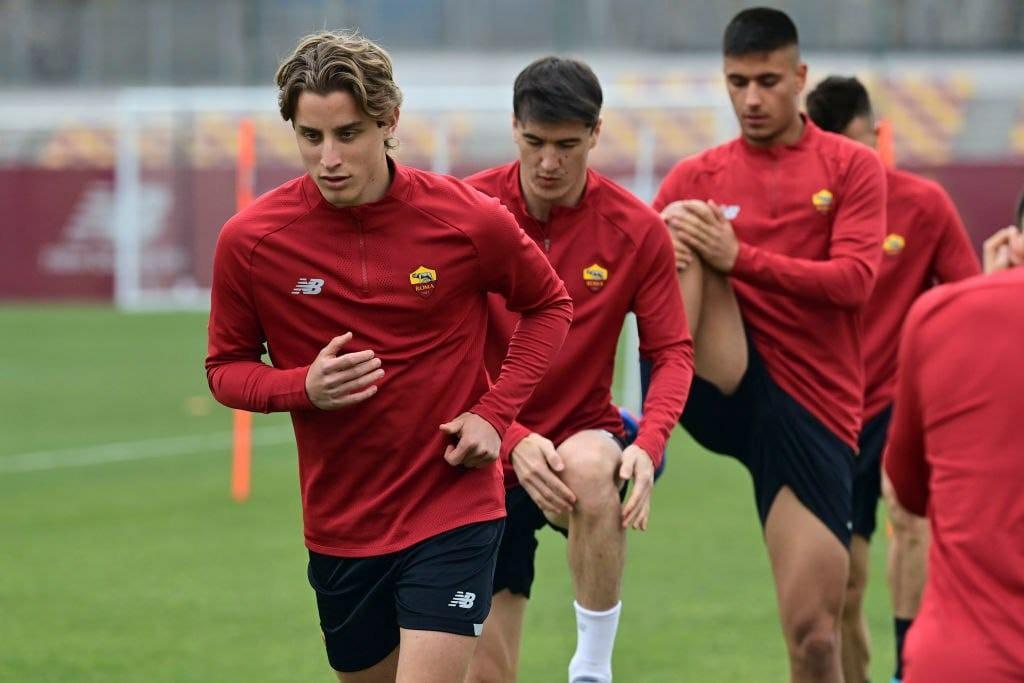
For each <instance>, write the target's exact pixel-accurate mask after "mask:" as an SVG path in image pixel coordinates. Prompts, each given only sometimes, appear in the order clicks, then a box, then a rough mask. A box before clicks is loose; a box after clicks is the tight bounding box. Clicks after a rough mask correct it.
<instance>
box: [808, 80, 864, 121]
mask: <svg viewBox="0 0 1024 683" xmlns="http://www.w3.org/2000/svg"><path fill="white" fill-rule="evenodd" d="M807 115H808V116H810V117H811V121H814V123H815V124H816V125H817V126H818V128H821V129H822V130H827V131H829V132H832V133H842V132H843V131H844V130H846V127H847V126H849V125H850V121H853V120H854V119H856V118H859V117H861V116H868V117H870V116H871V98H869V97H868V91H867V89H866V88H865V87H864V85H863V84H862V83H861V82H860V81H858V80H857V78H856V77H855V76H850V77H849V78H846V77H844V76H829V77H828V78H826V79H825V80H823V81H822V82H821V83H819V84H818V85H816V86H815V87H814V90H812V91H811V92H809V93H808V94H807Z"/></svg>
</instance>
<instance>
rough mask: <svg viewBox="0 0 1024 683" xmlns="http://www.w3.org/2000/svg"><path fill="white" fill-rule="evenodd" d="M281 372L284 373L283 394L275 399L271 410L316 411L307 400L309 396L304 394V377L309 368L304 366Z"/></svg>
mask: <svg viewBox="0 0 1024 683" xmlns="http://www.w3.org/2000/svg"><path fill="white" fill-rule="evenodd" d="M281 372H283V373H285V374H284V376H283V378H282V379H283V380H284V381H282V382H281V386H282V388H283V389H284V392H283V393H282V394H280V395H278V396H277V397H276V400H275V401H274V403H275V404H277V405H272V406H271V410H282V411H292V410H310V409H316V406H315V405H313V402H312V401H310V400H309V394H307V393H306V375H307V374H308V373H309V366H308V365H305V366H302V367H300V368H292V369H290V370H282V371H281Z"/></svg>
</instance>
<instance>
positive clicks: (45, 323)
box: [0, 306, 892, 683]
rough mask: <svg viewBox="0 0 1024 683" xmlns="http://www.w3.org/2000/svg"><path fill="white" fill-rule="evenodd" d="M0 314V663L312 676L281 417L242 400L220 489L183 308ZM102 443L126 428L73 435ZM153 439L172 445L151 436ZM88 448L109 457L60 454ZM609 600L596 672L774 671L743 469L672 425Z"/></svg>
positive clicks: (75, 672) (79, 669) (294, 490)
mask: <svg viewBox="0 0 1024 683" xmlns="http://www.w3.org/2000/svg"><path fill="white" fill-rule="evenodd" d="M0 329H3V330H5V331H6V332H7V334H5V335H4V337H5V338H4V344H3V346H2V350H0V376H2V377H3V378H4V391H3V393H2V395H0V422H2V429H0V434H2V438H0V501H2V504H0V538H2V539H3V548H2V550H0V611H2V614H3V618H0V680H4V681H7V680H10V681H34V682H39V683H42V682H45V681H66V680H74V681H78V682H80V683H85V682H87V681H103V682H111V681H138V680H147V681H152V682H161V681H175V682H177V681H316V680H320V681H328V680H333V677H332V676H331V674H330V672H329V671H328V670H327V664H326V660H325V656H324V654H323V650H322V646H321V643H320V635H319V631H318V628H317V620H316V608H315V604H314V601H313V595H312V592H311V590H310V588H309V587H308V585H307V583H306V580H305V551H304V549H303V546H302V536H301V522H300V510H299V501H298V485H297V474H296V464H295V452H294V447H293V446H292V445H291V444H290V437H289V435H288V426H287V425H288V421H287V417H286V416H283V415H274V416H257V417H256V419H255V425H256V427H257V428H258V429H260V430H261V431H260V433H261V434H263V435H264V436H265V437H266V441H267V442H269V443H268V445H263V446H259V447H258V448H257V449H256V454H255V462H254V465H253V496H252V498H251V500H250V501H249V502H247V503H245V504H243V505H239V504H236V503H234V502H232V500H231V499H230V497H229V495H228V484H229V454H228V451H227V448H226V447H225V445H224V440H225V435H226V432H227V431H228V430H229V429H230V412H229V411H228V410H227V409H225V408H222V407H220V406H218V405H216V404H214V403H213V402H212V399H210V398H209V397H208V392H207V389H206V383H205V377H204V374H203V370H202V358H203V354H204V348H205V317H204V316H203V315H197V314H155V315H148V314H147V315H124V314H119V313H116V312H114V311H111V310H109V309H104V308H90V307H73V308H68V307H48V306H47V307H27V306H6V307H2V308H0ZM204 436H209V437H210V438H209V440H208V441H205V442H204ZM182 437H184V439H183V438H182ZM164 439H173V440H174V441H171V442H167V441H165V440H164ZM114 442H128V443H127V444H126V445H122V446H118V447H116V448H114V449H110V448H104V449H98V450H90V451H88V452H83V451H81V450H80V449H82V448H85V447H88V446H93V445H98V444H108V443H114ZM168 443H170V444H171V445H172V446H173V445H175V444H178V445H179V446H180V445H181V444H186V445H187V447H188V448H189V450H187V451H186V452H177V453H173V454H165V455H160V453H161V450H160V449H161V448H164V447H166V446H167V445H168ZM204 443H205V445H204ZM184 447H185V446H181V448H184ZM181 448H179V449H178V450H181ZM172 450H174V449H172ZM43 451H44V452H43ZM41 452H42V453H41ZM24 453H34V454H35V455H32V456H29V457H21V455H22V454H24ZM110 453H114V454H115V455H114V456H112V457H117V458H121V459H120V460H116V461H113V462H105V463H99V464H91V465H81V464H76V463H81V462H83V461H84V460H85V459H97V457H98V458H99V459H102V458H103V457H106V455H109V454H110ZM97 454H99V455H98V456H97ZM154 454H155V455H154ZM146 456H152V457H146ZM134 458H139V459H134ZM31 467H40V468H42V469H27V468H31ZM884 546H885V544H884V543H883V542H876V543H875V544H874V547H873V551H872V568H871V570H872V582H871V586H870V587H869V591H868V599H867V610H868V615H869V623H870V627H871V631H872V634H873V636H874V647H875V661H874V664H873V667H872V673H873V679H874V680H887V679H888V675H889V673H890V672H891V663H892V636H891V621H890V617H889V614H888V598H887V596H886V593H885V590H884ZM564 558H565V544H564V541H562V539H561V538H560V537H559V536H557V535H556V534H554V533H553V532H551V531H550V530H545V531H543V532H541V545H540V552H539V558H538V565H539V566H538V570H537V574H538V577H539V578H538V581H537V585H536V586H535V591H534V598H533V600H531V604H530V608H529V611H528V615H527V625H526V632H525V635H524V640H523V650H522V666H521V675H520V680H523V681H563V680H565V673H564V672H565V666H566V664H567V662H568V659H569V656H570V655H571V653H572V649H573V646H574V641H575V628H574V625H573V615H572V605H571V600H572V598H571V591H570V584H569V579H568V574H567V570H566V569H565V559H564ZM623 601H624V602H623V604H624V610H623V616H622V622H621V626H620V631H619V638H618V644H617V649H616V655H615V674H616V680H619V681H627V682H631V681H642V682H648V681H650V682H652V683H654V682H657V681H665V682H668V681H671V682H673V683H674V682H680V681H725V680H729V681H781V680H785V678H786V670H787V668H786V662H785V651H784V648H783V645H782V640H781V636H780V635H779V629H778V626H777V619H776V610H775V599H774V595H773V592H772V583H771V576H770V572H769V568H768V563H767V559H766V556H765V553H764V549H763V546H762V542H761V538H760V529H759V527H758V524H757V520H756V514H755V511H754V507H753V501H752V495H751V492H750V485H749V481H748V478H747V475H746V473H745V472H744V471H743V469H742V468H741V467H740V466H738V465H737V464H736V463H734V462H732V461H730V460H727V459H724V458H719V457H716V456H712V455H708V454H706V453H704V452H702V451H701V450H700V449H699V448H697V447H696V446H694V445H693V444H692V442H690V441H689V440H688V438H687V437H686V436H685V435H684V434H682V433H679V432H677V434H676V435H675V436H674V437H673V440H672V443H671V449H670V455H669V466H668V470H667V472H666V475H665V477H664V478H663V479H662V480H661V481H660V482H659V484H658V487H657V489H656V492H655V498H654V513H653V517H652V522H651V529H650V531H648V532H647V533H646V534H638V533H633V534H631V536H630V539H629V559H628V564H627V572H626V581H625V588H624V595H623Z"/></svg>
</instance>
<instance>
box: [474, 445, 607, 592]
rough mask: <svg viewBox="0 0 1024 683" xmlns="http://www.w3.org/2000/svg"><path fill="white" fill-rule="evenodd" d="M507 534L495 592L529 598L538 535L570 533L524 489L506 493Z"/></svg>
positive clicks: (495, 576) (503, 539) (502, 549)
mask: <svg viewBox="0 0 1024 683" xmlns="http://www.w3.org/2000/svg"><path fill="white" fill-rule="evenodd" d="M610 436H611V437H612V438H613V439H615V442H616V443H618V444H619V447H620V448H625V447H626V445H627V444H626V443H625V442H624V441H623V439H620V438H619V437H618V436H616V435H614V434H611V435H610ZM626 488H627V487H626V485H625V484H624V485H623V486H622V488H621V489H619V498H620V499H621V498H623V497H625V495H626ZM505 512H506V514H507V517H506V518H505V534H504V535H503V536H502V538H501V547H500V548H499V549H498V561H497V563H496V566H495V569H494V592H495V593H497V592H498V591H501V590H505V589H506V588H507V589H508V590H509V592H511V593H513V594H516V595H525V596H526V597H527V598H529V597H530V589H531V588H532V587H533V578H534V575H535V572H536V570H535V568H534V560H535V559H536V557H537V532H538V531H540V530H541V529H543V528H544V527H545V526H549V527H551V528H552V529H554V530H555V531H557V532H558V533H560V534H561V535H562V536H565V537H567V538H568V536H569V530H568V529H564V528H562V527H560V526H558V525H557V524H552V523H551V522H550V521H548V518H547V517H546V516H545V515H544V512H543V511H542V510H541V509H540V508H539V507H538V506H537V504H536V503H535V502H533V498H530V494H529V493H527V492H526V489H524V488H523V487H522V486H516V487H514V488H511V489H509V490H507V491H506V492H505Z"/></svg>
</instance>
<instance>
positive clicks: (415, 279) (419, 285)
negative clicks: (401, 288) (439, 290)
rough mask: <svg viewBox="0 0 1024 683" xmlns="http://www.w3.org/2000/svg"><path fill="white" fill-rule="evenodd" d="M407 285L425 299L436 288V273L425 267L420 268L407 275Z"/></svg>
mask: <svg viewBox="0 0 1024 683" xmlns="http://www.w3.org/2000/svg"><path fill="white" fill-rule="evenodd" d="M409 284H410V285H412V289H413V291H414V292H416V293H417V294H419V295H420V296H422V297H423V298H424V299H426V298H427V297H428V296H430V295H431V294H433V293H434V289H435V288H436V287H437V271H436V270H433V269H431V268H427V267H426V266H420V267H419V268H417V269H416V270H414V271H412V272H411V273H409Z"/></svg>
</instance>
